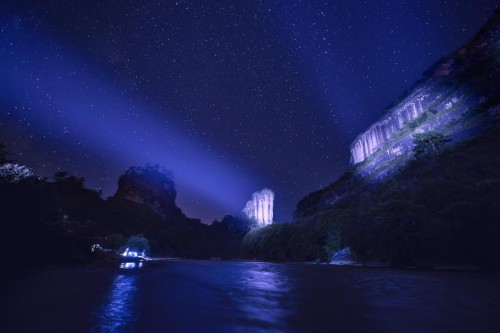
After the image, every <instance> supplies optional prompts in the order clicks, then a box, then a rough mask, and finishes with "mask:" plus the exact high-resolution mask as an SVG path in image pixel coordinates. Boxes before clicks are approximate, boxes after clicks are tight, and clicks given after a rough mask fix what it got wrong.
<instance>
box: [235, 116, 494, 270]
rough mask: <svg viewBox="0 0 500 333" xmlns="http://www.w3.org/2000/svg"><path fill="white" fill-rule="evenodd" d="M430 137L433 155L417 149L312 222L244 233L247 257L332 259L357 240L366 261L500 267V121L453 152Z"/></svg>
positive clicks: (439, 137) (356, 249) (436, 136)
mask: <svg viewBox="0 0 500 333" xmlns="http://www.w3.org/2000/svg"><path fill="white" fill-rule="evenodd" d="M423 138H424V139H425V138H427V139H429V137H426V136H424V137H423ZM429 140H430V141H425V140H422V142H421V143H422V145H423V146H425V145H427V148H422V150H423V151H425V152H428V151H429V150H430V151H431V152H429V154H432V158H429V157H428V156H427V155H426V154H417V158H416V159H415V160H413V161H411V162H410V163H409V164H407V165H406V166H405V167H404V168H402V169H401V170H399V172H397V173H395V174H394V175H393V176H392V177H391V178H388V179H386V180H385V181H381V182H379V183H377V184H366V183H362V182H361V181H359V180H358V181H357V185H356V186H354V187H353V188H354V189H355V190H353V192H351V193H350V194H346V195H344V196H343V198H342V199H341V200H339V201H337V202H335V203H334V204H333V205H332V206H325V205H324V206H322V207H321V208H315V209H316V214H314V215H313V216H312V217H311V216H309V220H308V221H305V220H304V218H302V219H301V220H300V221H303V222H301V223H293V224H284V225H271V226H269V227H266V228H262V229H255V230H252V231H251V232H249V233H248V234H247V235H246V236H245V238H244V239H243V247H244V251H245V252H244V253H245V255H246V256H247V257H248V258H256V259H261V260H276V261H314V260H316V259H318V258H319V259H321V260H329V259H330V258H331V255H332V253H334V252H336V251H337V250H339V249H341V248H343V247H347V246H349V247H351V249H352V250H353V251H354V253H355V254H356V256H357V257H358V258H361V259H362V260H372V259H378V260H383V261H386V262H388V263H389V264H391V265H394V266H406V265H416V266H431V265H436V264H456V263H459V264H472V265H478V266H481V267H483V268H486V269H500V258H499V257H498V256H497V255H496V253H497V252H498V251H497V245H496V244H497V241H498V239H500V223H498V221H500V206H499V205H498V199H497V198H498V196H499V194H500V155H499V154H498V142H500V125H496V126H493V127H492V128H490V129H489V130H487V131H485V132H484V133H483V134H482V135H481V136H479V137H477V138H475V139H472V140H469V141H464V142H461V143H458V144H456V145H454V146H453V147H450V148H448V149H446V150H445V149H444V147H443V145H444V143H445V142H446V141H447V139H446V138H445V137H444V136H442V135H440V134H438V133H431V135H430V139H429ZM432 145H434V147H432ZM438 152H441V154H440V155H438V154H437V153H438ZM342 181H343V182H344V183H345V180H342ZM333 187H335V185H331V186H329V187H328V188H333ZM328 188H327V189H328ZM335 188H336V189H337V190H338V189H339V187H335ZM327 193H328V192H327V190H326V189H325V190H323V192H316V193H314V194H313V195H312V196H309V197H307V200H304V201H302V207H301V211H302V212H306V211H308V209H309V207H307V203H309V204H313V205H316V206H317V205H318V203H319V202H321V200H323V199H320V198H325V197H326V196H327Z"/></svg>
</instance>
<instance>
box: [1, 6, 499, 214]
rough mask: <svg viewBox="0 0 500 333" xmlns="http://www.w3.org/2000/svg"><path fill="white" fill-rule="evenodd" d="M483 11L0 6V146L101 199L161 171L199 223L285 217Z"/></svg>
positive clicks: (487, 10)
mask: <svg viewBox="0 0 500 333" xmlns="http://www.w3.org/2000/svg"><path fill="white" fill-rule="evenodd" d="M498 6H499V2H498V1H486V0H484V1H481V0H478V1H470V0H456V1H420V0H410V1H387V0H373V1H353V0H338V1H325V0H323V1H313V0H303V1H298V0H297V1H293V0H283V1H265V0H261V1H252V0H246V1H219V0H210V1H208V0H207V1H201V0H199V1H180V0H178V1H156V2H154V1H22V0H15V1H2V2H1V4H0V142H3V143H5V144H6V145H7V149H8V150H9V151H10V152H12V153H13V155H12V156H11V157H12V158H15V159H16V160H17V161H18V163H21V164H26V165H28V166H30V167H32V168H33V169H34V171H35V172H37V173H38V174H40V175H43V176H52V175H53V174H54V172H56V171H58V170H63V171H68V172H70V173H72V174H75V175H77V176H79V177H85V179H86V184H87V186H88V187H90V188H102V189H103V191H104V197H106V196H109V195H112V194H113V193H114V191H115V190H116V183H117V180H118V177H119V175H120V174H122V173H123V172H124V171H125V169H126V168H127V167H129V166H133V165H136V166H141V165H145V164H146V163H153V164H155V163H160V164H161V165H163V166H165V167H166V168H168V169H171V170H172V171H173V173H174V176H175V181H176V184H177V191H178V199H177V203H178V205H179V206H180V207H181V208H182V209H183V210H184V212H185V213H186V214H187V215H188V216H190V217H197V218H201V219H202V220H203V221H204V222H207V223H209V222H211V221H212V220H214V219H219V220H220V219H221V218H222V217H223V216H224V215H225V214H236V213H238V212H240V211H241V209H243V207H244V206H245V203H246V201H247V200H249V199H250V196H251V194H252V192H254V191H257V190H260V189H262V188H264V187H268V188H271V189H272V190H273V191H274V192H275V193H276V199H275V219H276V220H277V221H289V220H290V219H291V216H292V212H293V210H294V208H295V205H296V203H297V202H298V200H300V199H301V198H302V197H303V196H304V195H306V194H307V193H309V192H311V191H314V190H317V189H319V188H321V187H323V186H325V185H327V184H329V183H331V182H332V181H334V180H335V179H336V178H338V177H339V176H340V175H341V174H342V173H343V172H345V171H346V170H347V169H348V167H349V145H350V143H351V141H352V140H353V139H354V138H355V137H356V135H358V134H359V133H360V132H362V131H363V130H365V129H366V128H367V127H368V126H369V125H370V124H371V123H372V122H373V121H375V120H376V119H377V118H378V117H380V116H381V115H382V114H383V110H384V108H385V107H386V106H387V105H388V104H390V102H391V101H392V100H393V99H394V98H396V97H397V96H399V95H401V93H402V92H403V91H404V90H405V89H406V88H408V87H409V86H411V84H412V83H413V82H414V81H416V80H417V79H419V78H420V77H421V73H422V72H423V71H424V70H425V69H426V68H427V67H428V66H430V65H431V64H433V63H434V62H436V61H437V60H438V59H439V58H440V57H442V56H443V55H445V54H447V53H449V52H450V51H453V50H454V49H455V48H457V47H459V46H460V45H461V44H462V43H464V42H465V41H466V40H467V39H468V38H470V37H472V36H473V35H474V34H475V33H476V31H477V30H478V29H479V28H480V27H481V25H482V24H484V23H485V21H486V20H487V18H488V17H490V16H491V15H492V13H493V11H494V9H495V8H496V7H498Z"/></svg>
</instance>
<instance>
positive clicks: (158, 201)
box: [114, 164, 182, 217]
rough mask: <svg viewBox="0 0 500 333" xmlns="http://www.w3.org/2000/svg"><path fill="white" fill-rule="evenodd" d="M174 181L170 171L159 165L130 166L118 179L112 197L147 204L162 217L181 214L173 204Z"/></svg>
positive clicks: (174, 193) (175, 193) (174, 195)
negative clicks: (116, 187)
mask: <svg viewBox="0 0 500 333" xmlns="http://www.w3.org/2000/svg"><path fill="white" fill-rule="evenodd" d="M176 195H177V192H176V190H175V183H174V181H173V179H172V173H171V172H170V171H168V170H165V169H164V168H162V167H161V166H159V165H149V164H148V165H146V166H145V167H131V168H129V169H127V171H126V172H125V174H123V175H122V176H120V178H119V179H118V189H117V190H116V193H115V195H114V198H120V199H125V200H129V201H133V202H136V203H139V204H142V205H146V206H148V207H149V208H150V209H152V210H153V211H154V212H155V213H157V214H159V215H161V216H163V217H173V216H177V215H182V212H181V210H180V209H179V208H178V207H177V205H176V204H175V197H176Z"/></svg>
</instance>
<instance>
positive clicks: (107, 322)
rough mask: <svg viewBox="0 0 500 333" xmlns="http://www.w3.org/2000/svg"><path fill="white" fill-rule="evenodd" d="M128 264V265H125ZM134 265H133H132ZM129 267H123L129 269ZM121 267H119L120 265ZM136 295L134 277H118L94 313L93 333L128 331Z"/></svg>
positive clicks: (133, 313) (133, 315)
mask: <svg viewBox="0 0 500 333" xmlns="http://www.w3.org/2000/svg"><path fill="white" fill-rule="evenodd" d="M127 264H129V263H127ZM133 264H134V265H135V263H133ZM130 266H131V265H129V267H124V268H126V269H130V268H131V267H130ZM120 267H121V265H120ZM134 268H135V266H134ZM136 293H137V276H136V275H128V274H127V275H124V274H120V275H118V276H117V277H116V278H115V279H114V281H113V284H112V286H111V290H110V292H109V293H108V294H107V295H106V297H105V300H104V302H103V304H101V305H100V306H99V308H98V310H97V311H95V312H94V317H95V318H96V319H97V324H96V326H95V327H94V329H93V332H124V331H130V330H131V325H132V324H133V323H134V321H135V320H136V319H137V318H136V313H135V311H134V309H135V307H136V306H135V305H134V298H135V295H136Z"/></svg>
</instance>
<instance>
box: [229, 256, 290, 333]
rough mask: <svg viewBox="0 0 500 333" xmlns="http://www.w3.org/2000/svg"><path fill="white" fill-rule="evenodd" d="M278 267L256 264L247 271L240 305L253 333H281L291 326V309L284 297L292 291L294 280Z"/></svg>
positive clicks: (242, 285)
mask: <svg viewBox="0 0 500 333" xmlns="http://www.w3.org/2000/svg"><path fill="white" fill-rule="evenodd" d="M277 267H278V266H276V265H270V264H267V263H253V264H250V265H246V267H245V268H246V269H245V270H244V272H243V275H242V281H241V282H242V283H241V291H242V295H241V296H242V297H240V298H239V300H238V302H237V305H238V309H239V310H240V311H241V313H242V315H243V318H244V319H246V321H247V322H248V326H250V327H251V328H252V331H260V332H263V331H265V332H281V331H283V330H284V329H285V327H286V326H287V324H286V317H287V315H288V314H289V310H290V307H289V306H287V305H286V304H284V302H283V295H286V294H287V293H288V292H289V291H290V288H291V283H290V282H291V281H289V279H288V277H287V276H286V275H285V274H281V273H280V271H279V270H278V269H276V268H277Z"/></svg>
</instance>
